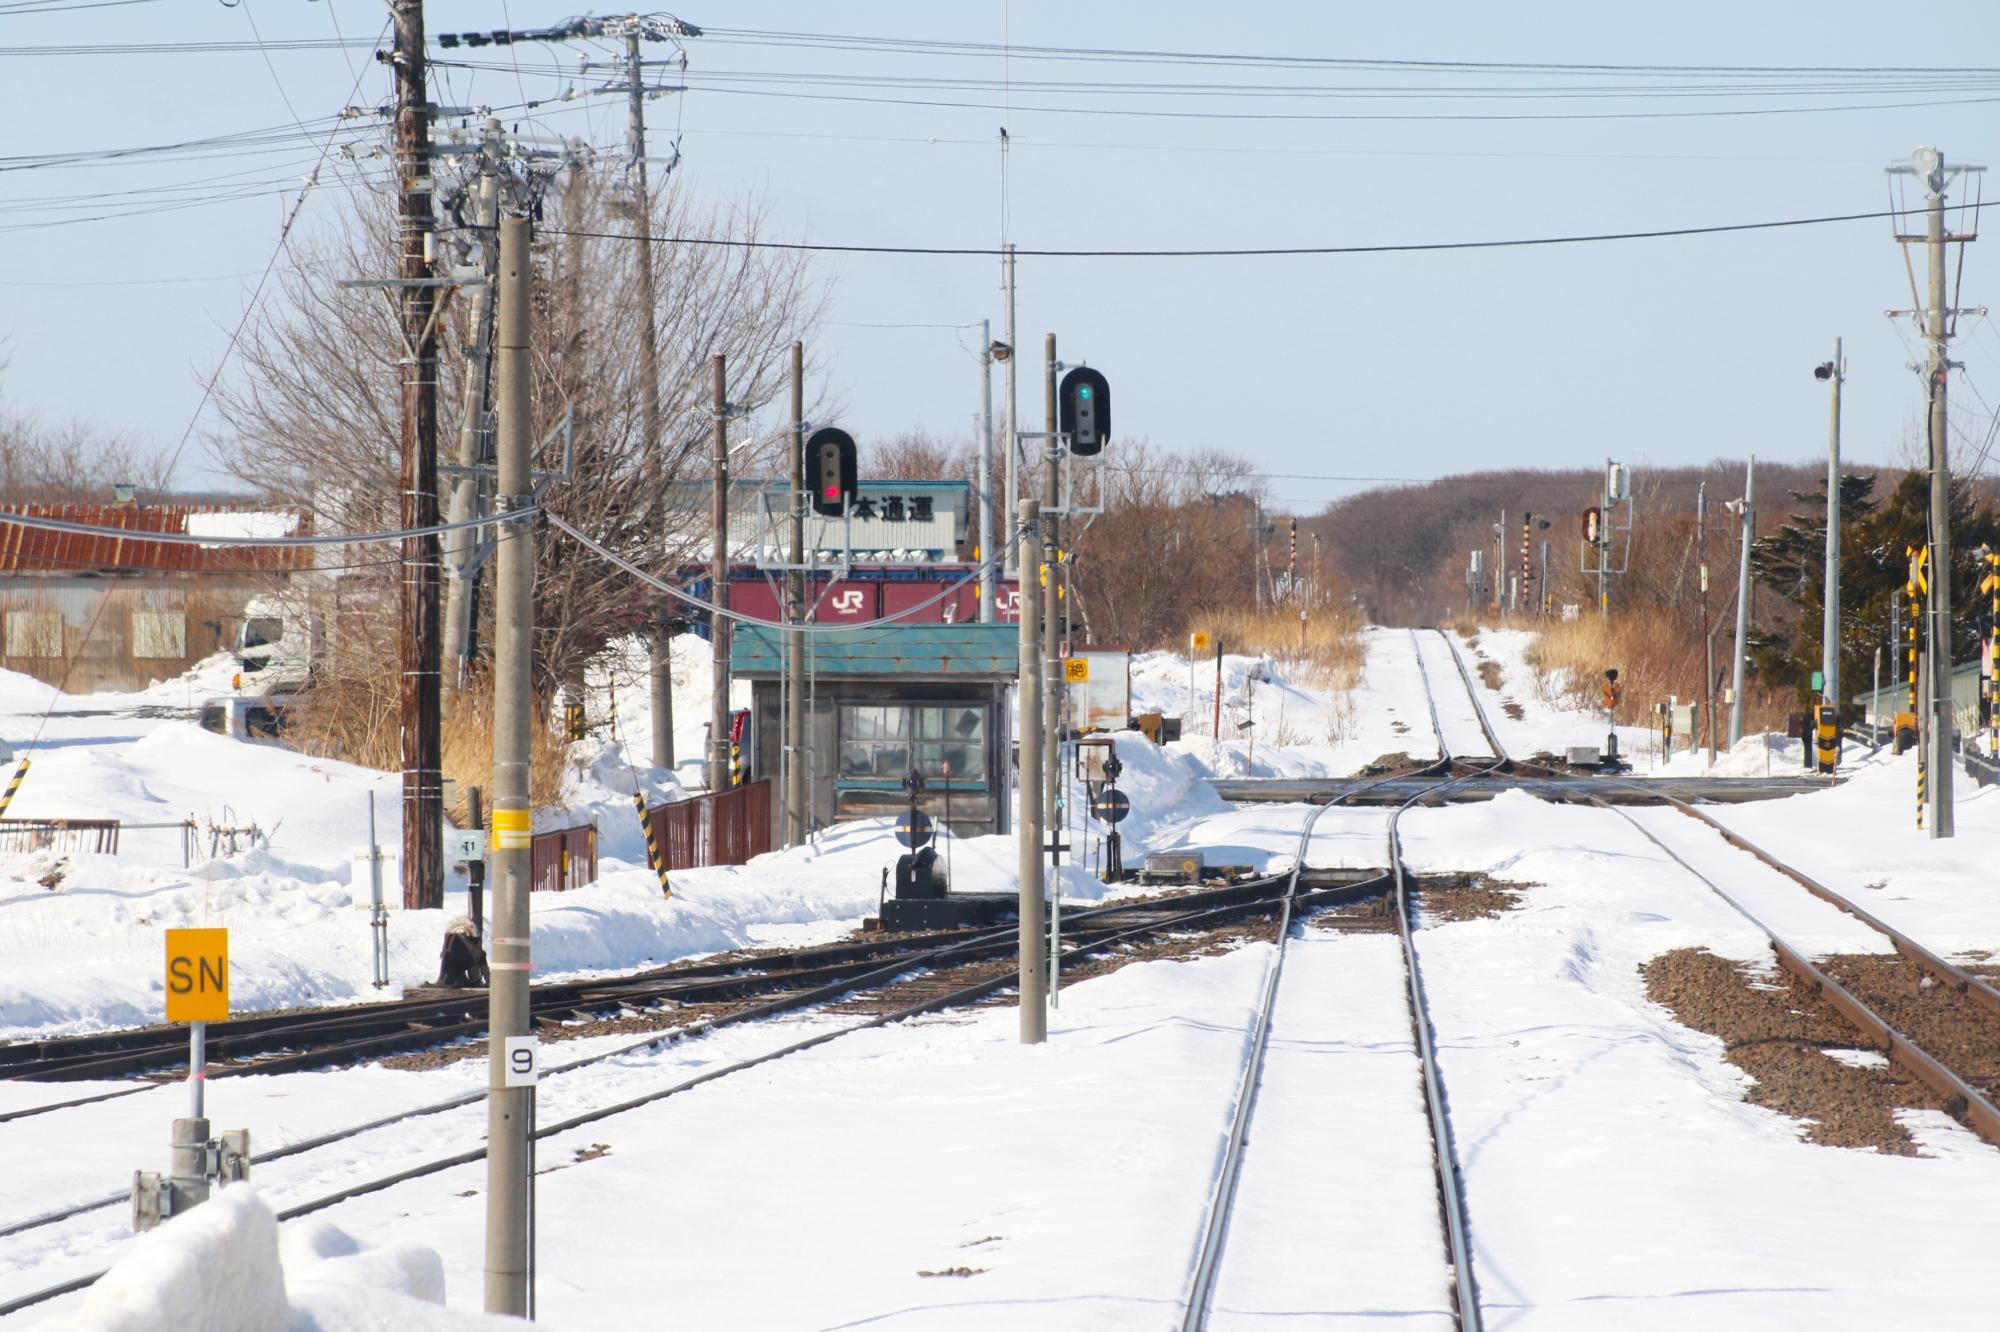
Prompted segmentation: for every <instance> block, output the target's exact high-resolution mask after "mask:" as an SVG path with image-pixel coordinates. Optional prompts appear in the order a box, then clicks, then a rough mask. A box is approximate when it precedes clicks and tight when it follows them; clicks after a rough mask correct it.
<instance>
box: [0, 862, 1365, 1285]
mask: <svg viewBox="0 0 2000 1332" xmlns="http://www.w3.org/2000/svg"><path fill="white" fill-rule="evenodd" d="M1297 875H1298V868H1297V867H1294V869H1293V871H1292V873H1291V874H1289V875H1278V876H1272V877H1271V878H1270V879H1267V880H1263V881H1261V883H1262V886H1264V887H1266V888H1267V889H1268V888H1270V887H1273V886H1275V885H1276V884H1278V883H1279V882H1283V883H1284V885H1285V891H1284V893H1283V895H1282V896H1281V897H1278V898H1268V897H1266V898H1256V897H1244V898H1242V899H1241V900H1236V901H1227V902H1222V903H1220V904H1204V905H1202V906H1199V907H1196V908H1194V909H1191V910H1180V911H1174V912H1170V913H1169V914H1167V915H1165V916H1163V917H1161V918H1160V919H1158V920H1153V921H1147V922H1145V923H1143V924H1140V925H1136V926H1132V927H1129V928H1123V929H1113V930H1106V931H1105V932H1104V933H1103V934H1102V935H1101V936H1100V937H1098V938H1095V939H1088V940H1078V941H1076V942H1074V943H1073V944H1072V945H1071V946H1070V947H1068V948H1066V949H1064V951H1063V960H1064V961H1072V960H1077V959H1081V958H1084V957H1088V956H1090V955H1091V954H1093V953H1098V952H1102V951H1104V950H1105V949H1107V948H1111V947H1114V946H1117V945H1119V944H1123V943H1128V942H1131V941H1134V940H1137V939H1141V938H1145V937H1147V936H1149V935H1155V934H1160V933H1163V932H1166V931H1169V930H1176V929H1185V928H1190V927H1198V926H1200V925H1202V924H1205V923H1211V922H1220V921H1223V920H1227V919H1230V918H1233V917H1239V916H1243V915H1247V914H1254V913H1256V912H1258V911H1261V910H1263V909H1266V908H1268V907H1271V906H1276V905H1280V904H1281V903H1282V904H1289V903H1290V902H1291V901H1292V900H1293V898H1294V897H1295V896H1298V897H1301V898H1302V899H1305V900H1310V901H1312V902H1314V903H1316V904H1317V903H1333V902H1339V901H1354V900H1359V899H1360V898H1361V897H1364V896H1368V895H1371V894H1374V893H1380V892H1382V891H1384V890H1385V889H1386V888H1387V887H1388V886H1389V885H1388V883H1387V881H1386V876H1383V877H1378V878H1376V879H1373V880H1363V881H1360V882H1357V883H1353V884H1345V885H1340V886H1337V887H1329V888H1320V889H1314V890H1311V891H1309V892H1307V893H1305V894H1296V892H1295V890H1296V883H1297ZM1157 905H1158V904H1157V903H1144V904H1139V905H1138V906H1137V907H1136V908H1135V907H1134V906H1133V905H1130V904H1127V905H1123V906H1112V907H1105V908H1094V909H1093V910H1092V911H1091V912H1090V914H1091V915H1092V916H1094V917H1102V916H1106V915H1112V914H1115V913H1116V912H1118V911H1126V912H1130V911H1132V910H1134V909H1138V910H1145V909H1147V908H1148V907H1154V906H1157ZM995 933H1000V934H1006V935H1007V936H1008V938H1009V939H1010V940H1011V938H1012V931H1011V927H1010V929H1009V930H1007V931H996V932H995ZM939 951H940V952H962V951H965V948H964V946H962V945H961V946H957V947H954V948H952V949H945V950H939ZM926 957H928V955H926ZM960 960H961V961H973V960H976V958H974V957H970V956H968V957H966V958H963V959H960ZM924 969H925V968H924V967H923V966H921V965H913V964H912V962H911V961H910V960H909V959H899V960H898V962H896V963H893V964H891V966H890V967H885V968H883V969H882V970H883V971H885V972H886V971H890V970H893V971H894V972H895V976H893V977H888V978H887V979H889V980H890V981H891V982H893V980H894V979H896V978H897V977H901V976H906V975H909V974H911V973H912V972H916V971H921V970H924ZM1019 976H1020V972H1019V970H1018V969H1014V970H1009V971H1005V972H1002V973H1001V974H999V975H997V976H994V977H989V978H987V979H985V980H981V981H976V982H974V983H973V984H971V985H967V986H963V987H961V988H959V989H956V990H952V991H950V992H948V993H946V994H943V995H937V996H933V997H932V998H929V999H925V1000H923V1001H921V1002H919V1003H917V1004H913V1005H911V1006H909V1007H907V1008H903V1009H899V1010H897V1011H896V1012H893V1013H886V1014H880V1015H877V1016H875V1017H872V1018H869V1019H867V1020H866V1021H863V1022H859V1023H855V1024H851V1025H848V1026H843V1027H840V1028H838V1029H836V1030H834V1031H829V1032H821V1033H819V1034H817V1035H814V1036H811V1037H808V1038H806V1039H804V1040H802V1041H796V1042H793V1043H791V1044H789V1045H786V1046H782V1047H780V1048H779V1049H777V1050H773V1051H767V1052H765V1053H764V1054H760V1055H754V1056H751V1057H750V1058H748V1059H743V1060H738V1061H736V1062H734V1063H731V1064H726V1065H721V1066H718V1067H716V1068H713V1069H708V1070H705V1071H704V1072H702V1073H700V1074H697V1075H696V1076H694V1077H692V1078H686V1079H683V1080H681V1081H679V1082H676V1083H673V1084H671V1085H670V1086H668V1087H665V1088H661V1089H657V1090H655V1091H652V1092H648V1093H645V1094H643V1095H640V1096H637V1097H633V1098H630V1099H628V1100H624V1101H620V1102H617V1103H615V1104H613V1105H609V1106H601V1107H598V1108H595V1109H592V1110H587V1111H584V1112H581V1113H580V1114H577V1115H573V1116H571V1117H569V1118H567V1119H564V1120H560V1121H558V1122H556V1123H552V1124H548V1125H545V1126H542V1127H540V1128H538V1129H536V1130H535V1132H534V1134H533V1137H534V1138H535V1139H536V1140H540V1139H543V1138H549V1137H553V1136H555V1135H557V1134H560V1133H564V1132H568V1131H570V1130H572V1129H575V1128H578V1127H580V1126H582V1125H584V1124H589V1123H594V1122H596V1121H598V1120H601V1119H606V1118H609V1117H611V1116H612V1115H616V1114H623V1113H626V1112H628V1111H630V1110H634V1109H638V1108H640V1107H642V1106H645V1105H650V1104H652V1103H654V1102H656V1101H660V1100H664V1099H666V1098H667V1097H669V1096H675V1095H678V1094H680V1093H681V1092H684V1091H688V1090H690V1089H692V1088H694V1087H698V1086H701V1085H704V1084H706V1083H709V1082H714V1081H716V1080H718V1079H720V1078H723V1077H727V1076H729V1075H730V1074H733V1073H740V1072H743V1071H744V1070H746V1069H750V1068H755V1067H758V1066H760V1065H763V1064H767V1063H770V1062H771V1061H773V1060H776V1059H779V1058H782V1057H784V1056H785V1055H788V1054H794V1053H797V1052H799V1051H801V1050H808V1049H812V1048H814V1047H816V1046H820V1045H825V1044H827V1043H828V1042H830V1041H834V1040H837V1039H839V1038H840V1037H843V1036H850V1035H853V1034H855V1033H857V1032H862V1031H868V1030H872V1029H874V1028H877V1027H882V1026H887V1025H889V1024H891V1023H894V1022H900V1021H903V1020H906V1019H908V1018H912V1017H918V1016H922V1015H923V1014H926V1013H931V1012H935V1011H938V1010H939V1009H943V1008H949V1007H953V1006H956V1005H959V1004H964V1003H970V1002H976V1001H977V1000H979V999H983V998H986V997H987V996H989V995H992V994H996V993H998V992H1000V991H1001V990H1004V989H1006V988H1008V987H1010V986H1012V985H1015V984H1017V983H1018V981H1019ZM855 988H858V986H856V985H854V984H848V985H845V986H843V987H842V989H843V990H852V989H855ZM778 1004H785V1005H786V1006H787V1007H798V1006H800V1005H799V1003H797V1002H796V1001H791V1000H778V1001H773V1003H772V1004H770V1005H764V1006H762V1008H761V1010H759V1011H756V1012H754V1013H753V1012H745V1013H738V1014H730V1015H727V1016H725V1017H718V1018H712V1019H707V1020H705V1021H704V1022H702V1023H698V1024H690V1026H688V1027H685V1028H678V1029H675V1030H673V1031H668V1032H662V1033H659V1034H658V1035H655V1036H649V1037H646V1038H644V1039H642V1040H639V1041H635V1042H632V1043H629V1044H627V1045H624V1046H621V1047H619V1048H617V1049H615V1050H609V1051H604V1052H601V1053H599V1054H596V1055H590V1056H586V1057H584V1058H582V1059H578V1060H573V1061H571V1062H570V1063H569V1064H565V1065H561V1066H558V1067H557V1068H552V1069H550V1070H548V1073H547V1074H546V1075H545V1076H547V1075H553V1074H555V1073H558V1072H568V1071H570V1070H571V1069H575V1068H580V1067H583V1066H585V1065H587V1064H594V1063H599V1062H602V1061H604V1060H606V1059H611V1058H615V1057H618V1056H621V1055H626V1054H631V1053H634V1052H636V1051H639V1050H642V1049H649V1048H651V1049H657V1048H659V1047H662V1046H665V1045H669V1044H673V1043H676V1042H679V1041H681V1040H685V1039H688V1038H689V1037H692V1036H695V1035H702V1034H706V1033H707V1032H710V1031H713V1030H716V1029H717V1028H720V1027H724V1026H733V1025H740V1024H742V1023H744V1022H746V1021H748V1020H750V1019H751V1018H752V1017H753V1016H770V1015H771V1012H772V1011H774V1010H775V1007H776V1005H778ZM485 1096H486V1090H485V1089H484V1088H481V1089H478V1090H476V1091H473V1092H468V1093H463V1094H461V1095H459V1096H457V1097H453V1098H451V1099H450V1100H448V1101H444V1102H439V1103H436V1104H434V1105H431V1106H426V1107H421V1108H420V1109H418V1110H415V1111H405V1112H402V1113H400V1114H397V1115H391V1116H386V1117H384V1118H382V1119H380V1120H377V1121H372V1122H371V1123H369V1124H367V1125H363V1126H359V1127H357V1128H354V1129H349V1130H340V1131H338V1132H336V1133H333V1134H325V1135H321V1137H320V1138H318V1139H309V1140H306V1141H305V1142H302V1143H299V1144H294V1145H293V1146H292V1147H291V1148H289V1149H286V1150H284V1151H281V1152H278V1153H272V1154H270V1155H268V1156H265V1157H263V1158H261V1159H262V1160H267V1161H268V1160H272V1159H275V1158H276V1157H278V1156H280V1155H292V1154H296V1153H297V1152H300V1151H304V1150H308V1149H309V1148H311V1147H319V1146H325V1145H327V1144H328V1143H330V1142H334V1141H339V1140H341V1139H344V1138H350V1137H354V1136H357V1135H358V1134H360V1133H363V1132H369V1131H373V1130H374V1129H377V1128H382V1127H386V1126H388V1125H391V1124H395V1123H399V1122H402V1121H404V1120H406V1119H411V1118H415V1117H417V1116H418V1115H420V1114H432V1113H437V1112H438V1111H441V1110H447V1109H452V1108H455V1107H457V1106H459V1105H465V1104H470V1103H472V1102H474V1101H478V1100H482V1099H484V1097H485ZM485 1155H486V1148H485V1147H483V1146H481V1147H476V1148H471V1149H468V1150H466V1151H463V1152H458V1153H455V1154H453V1155H451V1156H447V1157H441V1158H434V1159H431V1160H428V1161H424V1162H421V1163H419V1164H417V1165H413V1166H410V1167H407V1168H405V1169H403V1170H399V1171H396V1172H394V1173H392V1174H390V1175H387V1176H383V1177H380V1178H377V1179H373V1180H367V1181H364V1182H362V1183H360V1184H356V1185H352V1186H349V1187H348V1188H345V1189H341V1190H338V1191H336V1192H334V1193H330V1194H327V1195H324V1196H322V1197H319V1198H315V1199H310V1200H308V1201H306V1202H303V1203H298V1204H295V1205H293V1206H291V1207H288V1208H285V1209H282V1210H280V1211H279V1212H278V1213H277V1218H278V1220H280V1221H288V1220H291V1219H292V1218H294V1217H299V1216H305V1215H307V1214H309V1213H312V1212H316V1211H321V1210H323V1209H325V1208H327V1207H332V1206H335V1205H336V1204H338V1203H341V1202H345V1201H347V1200H349V1199H351V1198H357V1197H362V1196H364V1195H367V1194H371V1193H377V1192H380V1191H382V1190H384V1189H388V1188H393V1187H394V1186H396V1185H398V1184H402V1183H406V1182H408V1181H410V1180H414V1179H421V1178H423V1177H425V1176H428V1175H433V1174H437V1173H439V1172H441V1171H444V1170H449V1169H452V1168H454V1167H456V1166H460V1165H468V1164H471V1163H472V1162H474V1161H478V1160H481V1159H483V1158H484V1157H485ZM126 1196H127V1195H125V1194H119V1195H118V1196H117V1197H116V1198H115V1199H113V1200H112V1201H123V1200H124V1199H125V1197H126ZM95 1205H109V1203H104V1204H95ZM87 1210H91V1208H90V1207H80V1208H77V1209H75V1210H73V1211H72V1212H70V1213H69V1215H75V1214H76V1213H77V1212H80V1211H87ZM57 1219H60V1218H57ZM37 1224H46V1222H45V1221H38V1222H37ZM25 1228H27V1227H25V1226H16V1227H14V1228H13V1229H12V1230H9V1231H0V1234H3V1233H16V1232H17V1231H18V1230H20V1229H25ZM103 1275H104V1271H103V1270H99V1271H96V1272H91V1273H86V1274H84V1275H82V1276H79V1277H74V1278H71V1279H69V1280H67V1281H64V1282H62V1283H60V1284H58V1285H54V1286H49V1287H46V1288H44V1289H42V1290H38V1291H33V1292H30V1293H29V1294H26V1295H21V1296H16V1297H14V1298H12V1299H9V1300H0V1317H6V1316H7V1315H9V1314H12V1313H16V1312H18V1311H20V1310H22V1309H26V1308H30V1307H32V1306H34V1305H37V1304H41V1303H44V1302H46V1301H48V1300H52V1299H56V1298H58V1297H60V1296H63V1295H67V1294H72V1293H74V1292H76V1291H78V1290H82V1289H84V1288H85V1287H87V1286H89V1285H90V1284H91V1283H93V1282H95V1281H96V1280H97V1279H98V1278H100V1277H102V1276H103Z"/></svg>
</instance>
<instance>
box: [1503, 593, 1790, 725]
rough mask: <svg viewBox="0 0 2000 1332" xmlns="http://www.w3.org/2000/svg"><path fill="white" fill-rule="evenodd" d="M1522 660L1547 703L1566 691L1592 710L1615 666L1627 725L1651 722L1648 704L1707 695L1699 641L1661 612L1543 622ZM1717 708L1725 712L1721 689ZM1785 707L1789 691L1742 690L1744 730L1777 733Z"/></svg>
mask: <svg viewBox="0 0 2000 1332" xmlns="http://www.w3.org/2000/svg"><path fill="white" fill-rule="evenodd" d="M1716 648H1717V652H1716V668H1717V669H1718V670H1720V669H1722V667H1723V666H1724V665H1725V664H1726V663H1727V662H1728V660H1729V646H1728V643H1727V640H1726V638H1725V639H1723V640H1718V642H1717V644H1716ZM1527 660H1528V664H1529V665H1531V666H1533V667H1534V668H1535V669H1536V671H1537V672H1538V675H1537V677H1536V685H1535V687H1536V690H1537V691H1538V693H1540V694H1541V695H1542V696H1543V698H1544V699H1545V701H1549V702H1557V701H1562V699H1561V697H1560V696H1562V695H1567V697H1568V698H1570V699H1574V700H1576V701H1580V702H1583V703H1585V704H1587V705H1588V706H1591V707H1595V706H1597V703H1598V693H1599V691H1600V690H1601V689H1602V688H1603V687H1604V671H1605V668H1607V667H1616V668H1617V670H1618V680H1619V683H1621V684H1623V685H1624V686H1625V697H1624V701H1623V703H1622V704H1621V705H1620V707H1619V710H1618V717H1617V720H1618V721H1619V722H1620V723H1622V724H1625V725H1641V724H1644V723H1647V722H1649V721H1650V720H1651V718H1652V709H1653V705H1654V704H1656V703H1664V702H1666V701H1667V698H1668V696H1669V695H1673V696H1675V697H1678V698H1679V699H1681V700H1682V701H1683V702H1685V701H1687V700H1689V699H1695V700H1702V701H1705V700H1706V690H1705V689H1704V688H1703V683H1702V675H1703V671H1704V670H1705V667H1706V662H1705V656H1704V652H1703V648H1702V642H1701V640H1700V638H1698V637H1696V636H1695V635H1693V634H1691V633H1689V632H1687V631H1686V630H1684V629H1682V628H1681V627H1679V626H1677V625H1676V624H1675V623H1674V622H1673V620H1672V618H1671V617H1669V616H1667V615H1664V614H1632V615H1622V616H1621V615H1613V616H1612V617H1611V618H1610V619H1608V620H1606V619H1603V618H1601V617H1599V616H1595V615H1586V616H1584V617H1583V618H1581V619H1576V620H1569V621H1560V620H1558V621H1555V622H1552V623H1548V624H1545V625H1543V626H1541V632H1540V634H1539V636H1538V637H1537V638H1536V639H1535V641H1534V642H1533V643H1532V644H1531V645H1530V646H1529V648H1528V652H1527ZM1716 707H1717V709H1718V711H1721V712H1723V714H1724V716H1725V717H1726V716H1727V710H1726V709H1725V708H1724V706H1723V704H1722V691H1721V690H1719V689H1718V690H1717V691H1716ZM1791 707H1792V703H1791V696H1790V694H1789V693H1788V692H1786V691H1784V690H1777V689H1763V688H1759V687H1758V686H1757V685H1756V684H1755V683H1754V682H1753V683H1751V684H1750V685H1748V686H1747V687H1746V688H1745V690H1744V695H1743V729H1744V731H1745V732H1746V733H1749V732H1753V731H1762V730H1773V729H1775V730H1783V729H1784V724H1785V715H1786V713H1787V712H1789V711H1790V710H1791Z"/></svg>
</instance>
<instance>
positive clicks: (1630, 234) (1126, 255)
mask: <svg viewBox="0 0 2000 1332" xmlns="http://www.w3.org/2000/svg"><path fill="white" fill-rule="evenodd" d="M1969 206H1970V207H1985V206H1986V205H1983V204H1980V205H1969ZM1890 216H1893V214H1891V213H1890V212H1887V211H1882V210H1876V211H1872V212H1865V213H1826V214H1821V215H1818V216H1813V217H1790V218H1777V219H1773V220H1768V221H1761V222H1724V223H1713V224H1709V225H1705V226H1689V227H1656V228H1649V229H1642V230H1631V231H1598V232H1571V233H1566V234H1562V235H1555V236H1517V237H1510V238H1505V239H1492V240H1456V241H1383V242H1377V243H1374V244H1367V245H1256V246H1208V247H1191V248H1178V247H1175V248H1162V249H1053V248H1042V249H1029V248H1022V247H1016V248H1015V250H1014V253H1015V254H1016V255H1018V256H1020V257H1022V258H1042V259H1233V258H1294V257H1308V256H1315V255H1344V254H1422V253H1436V252H1441V251H1450V250H1498V249H1520V248H1534V247H1545V246H1554V245H1587V244H1600V243H1604V242H1609V241H1636V240H1665V239H1671V238H1675V237H1686V236H1721V235H1731V234H1740V233H1745V232H1756V231H1779V230H1788V229H1793V228H1798V227H1817V226H1830V225H1835V224H1839V223H1846V222H1868V221H1878V220H1880V219H1882V218H1885V217H1890ZM540 230H541V234H543V235H551V236H578V237H585V238H590V239H597V240H622V241H633V240H644V241H648V242H651V243H652V244H655V245H706V246H713V247H717V248H721V249H739V250H792V251H804V252H810V253H826V254H897V255H938V256H944V257H952V256H977V257H982V258H990V257H997V256H999V255H1001V254H1003V253H1004V251H1003V250H1002V249H1000V248H999V247H997V246H980V245H861V244H840V243H834V242H825V241H779V240H745V239H740V238H733V237H723V236H649V235H634V234H632V233H629V232H609V231H591V230H583V229H580V228H563V227H544V228H541V229H540Z"/></svg>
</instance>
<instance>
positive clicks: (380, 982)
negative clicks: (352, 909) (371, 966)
mask: <svg viewBox="0 0 2000 1332" xmlns="http://www.w3.org/2000/svg"><path fill="white" fill-rule="evenodd" d="M368 893H369V929H370V930H372V931H373V932H374V935H375V939H374V943H375V950H374V951H375V988H376V989H378V990H379V989H382V988H383V987H385V986H387V985H388V983H389V910H388V908H387V907H386V906H385V905H384V904H383V901H382V848H381V847H379V846H377V845H376V844H375V793H374V792H373V791H370V792H369V793H368Z"/></svg>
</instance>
